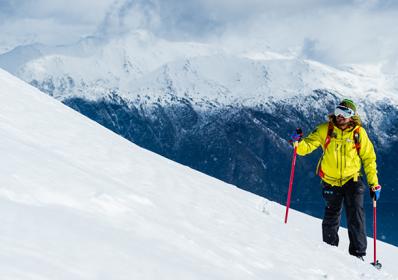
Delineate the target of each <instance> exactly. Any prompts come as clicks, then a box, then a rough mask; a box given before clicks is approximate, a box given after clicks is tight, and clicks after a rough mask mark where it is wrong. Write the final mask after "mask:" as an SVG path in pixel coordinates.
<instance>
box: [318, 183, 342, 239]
mask: <svg viewBox="0 0 398 280" xmlns="http://www.w3.org/2000/svg"><path fill="white" fill-rule="evenodd" d="M322 185H323V190H322V195H323V198H324V199H325V203H326V205H325V215H324V217H323V221H322V238H323V241H324V242H326V243H328V244H330V245H333V246H338V245H339V235H338V230H339V227H340V219H341V211H342V208H343V198H344V196H343V194H342V191H341V188H340V187H332V186H331V185H329V184H327V183H325V182H322Z"/></svg>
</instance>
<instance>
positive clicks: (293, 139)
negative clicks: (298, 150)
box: [289, 128, 303, 143]
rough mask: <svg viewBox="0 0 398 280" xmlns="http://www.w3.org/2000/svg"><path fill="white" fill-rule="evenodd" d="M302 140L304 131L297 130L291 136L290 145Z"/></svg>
mask: <svg viewBox="0 0 398 280" xmlns="http://www.w3.org/2000/svg"><path fill="white" fill-rule="evenodd" d="M301 138H303V131H302V130H301V128H297V129H296V131H295V132H293V133H292V135H291V136H290V141H289V142H290V143H292V142H300V141H301Z"/></svg>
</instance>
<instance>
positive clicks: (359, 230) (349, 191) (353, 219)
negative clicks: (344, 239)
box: [343, 180, 367, 257]
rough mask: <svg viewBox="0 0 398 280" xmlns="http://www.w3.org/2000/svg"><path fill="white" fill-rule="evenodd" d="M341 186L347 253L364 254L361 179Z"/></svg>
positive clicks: (359, 255)
mask: <svg viewBox="0 0 398 280" xmlns="http://www.w3.org/2000/svg"><path fill="white" fill-rule="evenodd" d="M343 188H344V189H345V192H344V205H345V210H346V215H347V228H348V237H349V239H350V246H349V253H350V254H351V255H354V256H357V257H362V256H365V255H366V247H367V241H366V226H365V211H364V207H363V198H364V193H365V186H364V184H363V183H362V181H361V180H358V182H354V181H353V180H350V181H348V182H347V183H346V184H345V185H344V186H343Z"/></svg>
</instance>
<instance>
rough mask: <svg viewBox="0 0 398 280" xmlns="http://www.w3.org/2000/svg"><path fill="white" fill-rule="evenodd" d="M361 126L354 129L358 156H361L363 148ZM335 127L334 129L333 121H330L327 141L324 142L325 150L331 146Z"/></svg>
mask: <svg viewBox="0 0 398 280" xmlns="http://www.w3.org/2000/svg"><path fill="white" fill-rule="evenodd" d="M360 128H361V127H357V128H356V129H355V130H354V144H355V149H356V150H357V153H358V156H359V152H360V150H361V143H360V142H359V136H360V135H359V129H360ZM333 129H334V125H333V123H332V122H329V126H328V133H327V135H326V139H325V143H324V144H323V150H324V151H326V148H327V147H328V146H329V144H330V140H331V139H332V134H333Z"/></svg>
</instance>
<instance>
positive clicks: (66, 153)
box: [0, 70, 398, 280]
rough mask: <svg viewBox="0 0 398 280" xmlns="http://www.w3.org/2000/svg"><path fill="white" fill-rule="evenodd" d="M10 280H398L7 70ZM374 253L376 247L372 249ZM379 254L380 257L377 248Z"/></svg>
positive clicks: (3, 109)
mask: <svg viewBox="0 0 398 280" xmlns="http://www.w3.org/2000/svg"><path fill="white" fill-rule="evenodd" d="M0 149H1V151H0V155H1V157H0V172H1V175H0V224H1V230H0V240H1V242H0V275H1V277H0V278H1V279H13V280H17V279H35V280H39V279H40V280H42V279H43V280H44V279H57V280H62V279H65V280H66V279H67V280H73V279H104V280H105V279H107V280H108V279H112V280H118V279H126V280H127V279H228V280H231V279H339V280H343V279H347V280H348V279H350V280H352V279H398V267H397V266H396V257H397V256H398V250H397V248H396V247H394V246H391V245H388V244H385V243H383V242H379V243H378V244H379V251H378V252H379V256H380V260H381V262H382V263H383V265H384V268H383V270H382V271H377V270H376V269H374V268H373V267H371V266H370V265H369V264H368V263H369V262H370V261H371V257H370V256H371V255H372V250H371V248H369V250H368V255H369V257H367V259H366V263H363V262H361V261H359V260H357V259H356V258H353V257H351V256H349V255H348V253H347V234H346V231H345V230H342V232H341V237H342V238H341V239H342V244H341V246H340V247H339V248H335V247H333V248H332V247H329V246H327V245H325V244H323V243H322V241H321V239H320V236H321V231H320V226H321V222H320V220H318V219H315V218H312V217H310V216H307V215H304V214H301V213H298V212H296V211H292V212H291V213H290V216H289V218H290V221H289V223H288V224H287V225H285V224H283V213H284V208H283V206H281V205H278V204H275V203H273V202H270V201H268V200H265V199H263V198H261V197H258V196H256V195H253V194H250V193H248V192H244V191H242V190H240V189H238V188H236V187H234V186H231V185H228V184H225V183H223V182H221V181H218V180H216V179H213V178H211V177H209V176H206V175H204V174H201V173H199V172H196V171H194V170H192V169H189V168H187V167H184V166H181V165H179V164H177V163H174V162H172V161H169V160H167V159H165V158H162V157H160V156H158V155H156V154H153V153H151V152H149V151H147V150H144V149H141V148H139V147H138V146H136V145H134V144H132V143H130V142H128V141H127V140H125V139H123V138H122V137H120V136H118V135H116V134H114V133H112V132H110V131H108V130H106V129H105V128H103V127H101V126H100V125H99V124H97V123H94V122H93V121H90V120H89V119H87V118H85V117H84V116H82V115H79V114H78V113H76V112H75V111H73V110H72V109H69V108H68V107H66V106H64V105H62V104H61V103H60V102H58V101H56V100H55V99H52V98H50V97H48V96H47V95H45V94H44V93H41V92H39V91H38V90H37V89H35V88H33V87H31V86H29V85H28V84H26V83H24V82H22V81H20V80H19V79H17V78H15V77H13V76H11V75H10V74H8V73H6V72H4V71H2V70H0ZM369 244H371V240H370V239H369ZM370 247H371V246H370Z"/></svg>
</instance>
